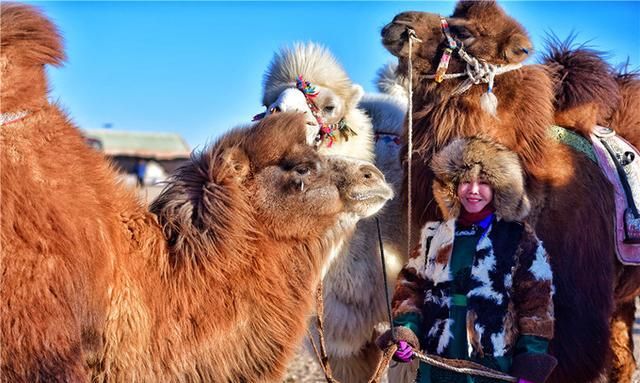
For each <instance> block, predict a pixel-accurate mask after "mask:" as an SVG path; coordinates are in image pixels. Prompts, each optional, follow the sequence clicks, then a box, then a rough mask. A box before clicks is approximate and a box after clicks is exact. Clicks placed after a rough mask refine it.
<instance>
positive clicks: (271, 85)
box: [262, 43, 364, 145]
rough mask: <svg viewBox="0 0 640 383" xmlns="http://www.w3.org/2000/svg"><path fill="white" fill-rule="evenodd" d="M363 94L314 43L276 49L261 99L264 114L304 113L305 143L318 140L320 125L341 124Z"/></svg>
mask: <svg viewBox="0 0 640 383" xmlns="http://www.w3.org/2000/svg"><path fill="white" fill-rule="evenodd" d="M363 94H364V91H363V89H362V87H361V86H359V85H356V84H353V83H352V82H351V80H350V79H349V77H348V76H347V74H346V72H345V71H344V69H343V68H342V66H340V64H339V63H338V61H337V60H336V59H335V57H334V56H333V55H332V54H331V53H330V52H329V51H328V50H327V49H325V48H324V47H322V46H320V45H316V44H313V43H308V44H296V45H294V46H293V47H292V48H283V49H282V50H281V51H280V52H277V53H276V54H275V55H274V57H273V59H272V61H271V63H270V65H269V68H268V69H267V72H266V73H265V77H264V94H263V99H262V103H263V104H264V106H265V108H266V112H265V114H266V115H270V114H273V113H278V112H291V111H298V112H302V113H303V114H304V115H305V121H306V124H307V134H306V137H307V143H309V144H310V145H312V144H317V143H318V142H317V139H318V137H319V133H320V132H321V130H322V128H323V127H325V128H326V127H338V126H339V125H340V124H344V121H345V118H347V114H348V113H349V112H350V111H351V110H352V109H354V108H356V106H357V105H358V102H359V101H360V98H361V97H362V95H363Z"/></svg>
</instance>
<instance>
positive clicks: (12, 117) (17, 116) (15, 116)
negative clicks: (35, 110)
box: [0, 110, 29, 126]
mask: <svg viewBox="0 0 640 383" xmlns="http://www.w3.org/2000/svg"><path fill="white" fill-rule="evenodd" d="M28 114H29V112H28V111H26V110H19V111H17V112H13V113H11V112H10V113H2V114H0V126H5V125H9V124H11V123H14V122H16V121H19V120H22V119H23V118H25V117H26V116H27V115H28Z"/></svg>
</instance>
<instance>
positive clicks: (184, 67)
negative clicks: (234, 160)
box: [32, 1, 640, 148]
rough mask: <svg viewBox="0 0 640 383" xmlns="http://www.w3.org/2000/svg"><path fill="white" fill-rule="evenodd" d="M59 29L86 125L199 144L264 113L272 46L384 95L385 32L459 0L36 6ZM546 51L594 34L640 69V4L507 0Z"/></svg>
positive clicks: (596, 43) (71, 89)
mask: <svg viewBox="0 0 640 383" xmlns="http://www.w3.org/2000/svg"><path fill="white" fill-rule="evenodd" d="M32 3H33V4H35V5H36V6H38V7H40V8H41V9H43V10H44V11H45V13H46V14H47V15H48V16H49V17H51V18H52V19H53V21H54V22H55V23H56V24H57V25H58V27H59V29H60V31H61V32H62V34H63V36H64V39H65V46H66V51H67V56H68V59H67V63H66V64H65V66H64V67H62V68H52V69H49V75H50V79H51V98H52V99H53V100H55V101H58V102H59V103H60V104H61V105H62V106H63V107H64V108H65V109H66V110H67V112H68V113H69V115H70V116H71V118H72V119H73V121H75V123H76V124H77V125H78V126H79V127H80V128H83V129H94V128H102V127H104V126H105V124H111V126H112V129H117V130H131V131H161V132H178V133H180V134H182V136H183V137H184V138H185V139H186V140H187V142H188V143H189V144H190V145H191V147H192V148H194V147H196V146H202V145H204V144H206V143H207V142H209V141H211V140H212V139H213V138H215V137H216V136H218V135H219V134H220V133H222V132H224V131H226V130H228V129H230V128H231V127H233V126H236V125H238V124H242V123H246V122H248V121H249V120H250V119H251V117H252V116H253V115H254V114H256V113H259V112H261V111H262V110H263V108H262V106H261V102H260V101H261V93H262V76H263V73H264V71H265V69H266V68H267V65H268V63H269V61H270V60H271V57H272V56H273V53H274V52H275V51H276V50H278V49H279V48H280V47H282V46H284V45H290V44H291V43H293V42H296V41H315V42H318V43H322V44H324V45H325V46H327V47H328V48H329V49H330V50H331V51H332V52H333V53H334V55H335V56H336V57H337V58H338V60H339V61H340V62H341V63H342V64H343V66H344V67H345V69H346V71H347V72H348V73H349V75H350V76H351V78H352V79H353V80H354V81H355V82H357V83H359V84H361V85H362V86H363V87H364V88H365V90H366V91H374V90H375V88H374V86H373V79H374V77H375V73H376V71H377V70H378V68H380V67H381V66H382V65H383V64H384V63H386V62H388V61H390V60H392V59H393V57H392V56H391V55H390V54H389V53H387V51H386V50H385V49H384V48H383V47H382V45H381V44H380V37H379V36H380V30H381V28H382V27H383V26H384V25H385V24H386V23H387V22H389V21H390V20H391V19H392V18H393V16H394V15H395V14H397V13H399V12H402V11H407V10H417V11H427V12H436V13H440V14H443V15H449V14H451V12H452V11H453V8H454V4H455V3H454V2H449V1H448V2H441V1H439V2H427V1H422V2H381V1H376V2H364V1H358V2H89V1H85V2H80V1H78V2H71V1H70V2H32ZM501 4H502V6H503V7H504V8H505V10H506V11H507V12H508V13H509V14H511V15H512V16H513V17H515V18H516V19H517V20H519V21H520V22H521V23H522V24H523V25H524V26H525V28H526V29H527V30H528V31H529V34H530V36H531V38H532V40H533V43H534V47H535V48H536V49H538V50H539V49H541V48H542V41H543V39H544V37H545V35H546V33H547V32H549V31H553V32H554V33H555V34H556V35H558V36H559V37H561V38H565V37H566V36H568V35H569V34H570V33H571V32H572V31H574V32H576V33H577V34H578V37H577V39H576V41H578V42H586V41H590V45H591V46H593V47H594V48H596V49H600V50H605V51H608V52H609V61H610V62H611V63H612V64H618V63H621V62H624V61H625V60H626V59H627V58H629V60H630V63H631V65H632V67H635V68H638V67H639V66H640V2H637V1H627V2H599V1H589V2H578V1H570V2H569V1H567V2H555V1H506V2H502V3H501Z"/></svg>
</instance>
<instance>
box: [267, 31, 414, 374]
mask: <svg viewBox="0 0 640 383" xmlns="http://www.w3.org/2000/svg"><path fill="white" fill-rule="evenodd" d="M299 75H302V77H303V78H304V79H305V80H306V81H309V82H310V83H311V84H312V85H313V86H315V87H316V90H318V95H317V96H315V97H314V98H313V102H314V103H315V104H316V106H317V107H318V110H320V113H321V118H322V119H323V120H324V121H326V122H327V123H335V122H337V121H339V120H340V119H342V118H344V120H345V121H346V122H347V124H348V125H349V127H350V128H351V129H353V130H354V131H355V132H356V134H357V135H355V136H351V137H349V138H348V139H345V138H343V137H341V136H337V141H336V142H334V143H333V144H332V145H331V146H329V145H327V143H326V142H321V143H319V145H318V144H317V143H316V142H314V140H313V138H314V137H315V136H316V133H317V132H318V129H319V127H318V122H317V120H316V119H315V118H314V117H313V114H312V111H311V109H310V108H309V106H308V103H307V100H306V99H305V97H304V95H303V93H302V92H301V91H300V90H299V89H297V88H296V79H297V77H298V76H299ZM378 83H379V84H380V86H381V87H384V89H385V90H389V91H390V92H395V93H394V94H395V95H394V96H391V95H384V94H365V95H364V96H363V95H362V91H361V89H362V88H361V87H360V86H358V85H354V84H352V83H351V80H350V79H349V77H348V76H347V74H346V73H345V71H344V69H343V68H342V67H341V66H340V64H339V63H338V61H337V60H336V59H335V58H334V56H333V55H332V54H331V53H330V52H329V51H328V50H327V49H325V48H323V47H321V46H319V45H317V44H313V43H309V44H305V45H295V46H294V47H293V48H285V49H283V50H281V51H280V52H278V53H277V54H276V55H275V56H274V58H273V60H272V62H271V65H270V66H269V68H268V70H267V73H266V75H265V83H264V96H263V101H264V104H265V107H266V108H267V112H266V113H267V114H270V113H275V112H278V111H290V110H297V111H301V112H304V113H305V114H306V116H307V117H308V119H307V122H308V124H309V125H308V127H309V129H310V131H309V136H308V138H309V143H310V144H316V145H317V147H318V150H319V152H320V153H331V154H334V153H340V154H345V155H348V156H351V157H356V158H361V159H365V160H370V159H373V157H374V155H375V163H376V166H377V167H379V168H380V169H381V170H382V171H383V173H384V174H385V177H386V179H387V181H388V182H390V183H391V184H392V185H393V187H394V189H395V191H396V192H398V193H399V192H400V183H401V182H402V168H401V166H400V161H399V150H400V136H401V134H402V126H403V122H404V115H405V110H406V98H405V99H402V91H401V89H398V88H402V85H401V84H398V82H397V79H396V76H395V75H393V72H392V71H391V70H389V69H383V70H381V71H380V73H379V79H378ZM361 97H362V99H361ZM365 113H366V114H365ZM372 125H373V127H372ZM372 133H373V134H375V146H374V143H373V142H372V139H373V137H372ZM400 204H401V200H400V199H399V198H396V199H394V200H392V201H390V202H389V203H388V204H387V205H386V207H385V208H384V210H383V211H382V212H381V213H380V214H379V220H380V223H381V227H382V233H383V244H384V248H385V254H386V258H385V259H386V266H387V270H388V274H389V275H390V276H393V277H392V278H390V279H391V282H390V285H391V286H393V282H394V280H395V278H394V277H395V275H397V273H398V272H399V271H400V268H401V267H402V265H403V264H404V260H405V253H406V249H405V247H406V240H405V234H404V230H403V227H404V224H403V223H404V222H403V219H402V208H401V205H400ZM343 241H344V245H343V246H342V247H341V248H335V249H334V251H335V254H334V255H332V256H331V259H335V260H334V261H332V262H331V267H330V269H329V270H328V272H327V274H326V275H325V277H324V294H323V295H324V313H325V315H324V316H325V318H324V319H325V325H324V329H325V340H326V345H327V354H328V356H329V364H330V365H331V368H332V371H333V375H334V377H335V378H336V379H338V380H340V381H344V382H360V381H363V382H366V381H368V379H369V377H370V376H371V375H372V374H373V372H374V370H375V367H376V365H377V361H378V359H379V355H380V352H379V350H378V349H377V347H376V346H375V344H374V343H373V340H374V339H375V338H376V333H375V332H374V327H375V326H376V325H378V324H379V323H380V322H385V321H387V319H386V315H387V314H386V302H385V299H384V296H385V295H384V284H383V280H382V271H381V267H380V266H381V262H380V255H379V249H378V240H377V228H376V222H375V221H374V220H372V219H370V220H364V221H362V222H360V223H359V224H358V228H357V231H356V232H355V234H353V235H352V233H349V232H345V233H344V235H343ZM338 253H340V255H339V256H337V255H338Z"/></svg>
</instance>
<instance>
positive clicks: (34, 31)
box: [0, 2, 65, 65]
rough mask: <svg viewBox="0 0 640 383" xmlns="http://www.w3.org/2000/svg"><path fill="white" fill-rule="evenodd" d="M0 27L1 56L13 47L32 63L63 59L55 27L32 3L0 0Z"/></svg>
mask: <svg viewBox="0 0 640 383" xmlns="http://www.w3.org/2000/svg"><path fill="white" fill-rule="evenodd" d="M0 30H1V31H2V39H1V43H0V44H1V45H0V46H1V48H2V55H3V56H4V55H12V52H14V51H17V52H18V54H15V56H16V57H20V58H21V59H23V60H26V62H23V63H26V64H36V65H38V64H40V65H44V64H51V65H61V64H62V62H63V61H64V59H65V54H64V51H63V46H62V38H61V36H60V33H59V32H58V29H57V28H56V27H55V25H54V24H53V23H52V22H51V21H49V19H47V18H46V17H45V16H44V15H43V14H42V12H41V11H40V10H38V9H37V8H35V7H33V6H30V5H25V4H19V3H14V2H2V4H0ZM12 56H13V55H12Z"/></svg>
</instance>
